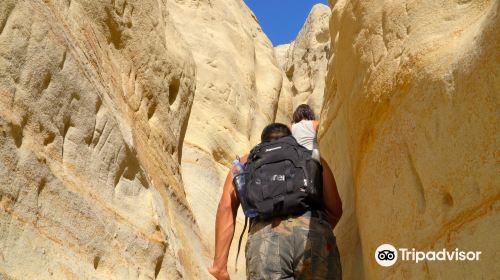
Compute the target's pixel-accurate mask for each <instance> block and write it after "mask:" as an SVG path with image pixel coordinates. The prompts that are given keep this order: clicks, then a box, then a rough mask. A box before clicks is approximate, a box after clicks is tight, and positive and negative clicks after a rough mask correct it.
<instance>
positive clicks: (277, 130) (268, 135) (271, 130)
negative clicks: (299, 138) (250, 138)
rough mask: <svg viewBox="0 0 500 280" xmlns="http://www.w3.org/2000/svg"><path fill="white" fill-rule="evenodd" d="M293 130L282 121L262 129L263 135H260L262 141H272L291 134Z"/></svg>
mask: <svg viewBox="0 0 500 280" xmlns="http://www.w3.org/2000/svg"><path fill="white" fill-rule="evenodd" d="M290 135H292V132H291V131H290V129H289V128H288V126H286V125H284V124H282V123H272V124H270V125H268V126H266V127H265V128H264V130H262V135H261V136H260V140H261V141H262V142H271V141H274V140H276V139H279V138H281V137H285V136H290Z"/></svg>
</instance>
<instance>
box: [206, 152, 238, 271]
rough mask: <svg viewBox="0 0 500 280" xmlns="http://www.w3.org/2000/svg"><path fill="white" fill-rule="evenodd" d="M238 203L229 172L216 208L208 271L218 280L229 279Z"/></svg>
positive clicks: (231, 175)
mask: <svg viewBox="0 0 500 280" xmlns="http://www.w3.org/2000/svg"><path fill="white" fill-rule="evenodd" d="M246 159H247V156H246V155H245V156H244V157H242V158H241V163H242V164H244V163H245V162H246ZM239 205H240V201H239V199H238V196H237V195H236V191H235V190H234V187H233V174H232V173H231V171H229V173H228V174H227V177H226V181H225V182H224V189H223V191H222V197H221V199H220V201H219V207H218V208H217V215H216V218H215V256H214V262H213V264H212V267H210V268H209V269H208V271H209V272H210V274H212V275H213V276H214V277H215V278H216V279H218V280H227V279H229V273H228V272H227V259H228V257H229V248H230V247H231V241H232V240H233V235H234V228H235V222H236V215H237V213H238V207H239Z"/></svg>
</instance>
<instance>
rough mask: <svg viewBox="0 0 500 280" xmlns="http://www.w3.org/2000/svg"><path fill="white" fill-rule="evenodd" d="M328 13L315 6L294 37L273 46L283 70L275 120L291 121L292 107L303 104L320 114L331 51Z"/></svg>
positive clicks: (323, 8) (325, 7)
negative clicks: (290, 40)
mask: <svg viewBox="0 0 500 280" xmlns="http://www.w3.org/2000/svg"><path fill="white" fill-rule="evenodd" d="M330 13H331V11H330V8H329V7H328V6H326V5H323V4H316V5H314V7H313V8H312V9H311V12H310V13H309V16H308V17H307V20H306V22H305V23H304V26H303V27H302V29H301V30H300V32H299V34H298V35H297V38H296V39H295V40H294V41H293V42H292V43H290V44H287V45H280V46H276V47H275V48H274V51H275V56H276V60H277V62H278V65H279V66H280V67H281V68H282V69H283V84H282V88H281V91H280V97H279V105H278V112H277V116H276V121H278V122H283V123H286V124H288V123H290V121H291V116H292V113H293V111H294V109H295V108H296V107H297V106H298V105H300V104H303V103H306V104H309V105H310V106H311V107H312V108H313V110H314V112H315V113H316V115H317V116H319V114H320V110H321V105H322V104H323V95H324V89H325V76H326V71H327V69H326V68H327V64H328V55H329V52H330V33H329V31H328V23H329V18H330Z"/></svg>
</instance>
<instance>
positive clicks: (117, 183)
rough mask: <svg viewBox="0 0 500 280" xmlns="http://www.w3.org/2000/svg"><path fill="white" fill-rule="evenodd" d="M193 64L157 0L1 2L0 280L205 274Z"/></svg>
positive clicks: (162, 6)
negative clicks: (189, 169)
mask: <svg viewBox="0 0 500 280" xmlns="http://www.w3.org/2000/svg"><path fill="white" fill-rule="evenodd" d="M195 79H196V78H195V64H194V61H193V59H192V57H191V54H190V52H189V50H188V46H187V45H186V44H185V43H184V41H183V40H182V38H181V36H180V34H179V33H178V32H177V31H176V30H175V28H174V26H173V24H172V21H171V20H170V16H169V14H168V11H167V7H166V5H165V3H163V2H161V1H150V0H145V1H127V2H124V1H111V0H110V1H87V0H73V1H14V0H3V1H1V2H0V248H1V249H0V275H2V276H1V277H0V278H4V277H12V278H15V279H71V278H79V279H152V278H157V279H178V278H182V277H184V278H190V279H200V278H206V277H208V275H207V273H206V272H205V264H206V260H207V258H206V257H207V254H206V249H205V248H204V247H203V245H202V243H201V242H200V239H201V236H200V233H199V231H198V229H197V226H196V223H195V222H194V218H193V216H192V212H191V210H190V208H189V206H188V203H187V200H186V198H185V194H184V190H183V187H182V181H181V177H180V175H179V157H180V155H179V151H180V149H181V143H182V140H183V134H184V132H183V129H184V130H185V126H186V121H187V116H188V113H189V110H190V107H191V104H192V99H193V95H194V89H195Z"/></svg>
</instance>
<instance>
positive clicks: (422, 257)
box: [375, 244, 481, 267]
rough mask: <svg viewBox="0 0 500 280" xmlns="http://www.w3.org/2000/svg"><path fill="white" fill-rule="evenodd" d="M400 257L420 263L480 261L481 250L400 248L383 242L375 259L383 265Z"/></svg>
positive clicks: (392, 263) (391, 262) (393, 262)
mask: <svg viewBox="0 0 500 280" xmlns="http://www.w3.org/2000/svg"><path fill="white" fill-rule="evenodd" d="M398 255H399V259H400V260H401V261H411V262H415V263H419V262H422V261H479V257H480V255H481V251H461V250H459V249H458V248H455V250H451V251H448V250H446V249H442V250H439V251H427V252H424V251H417V250H415V248H412V249H411V250H410V249H407V248H399V249H396V247H394V246H392V245H391V244H382V245H380V246H378V248H377V250H375V260H376V261H377V263H378V264H379V265H381V266H385V267H388V266H392V265H394V264H395V263H396V261H397V260H398Z"/></svg>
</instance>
